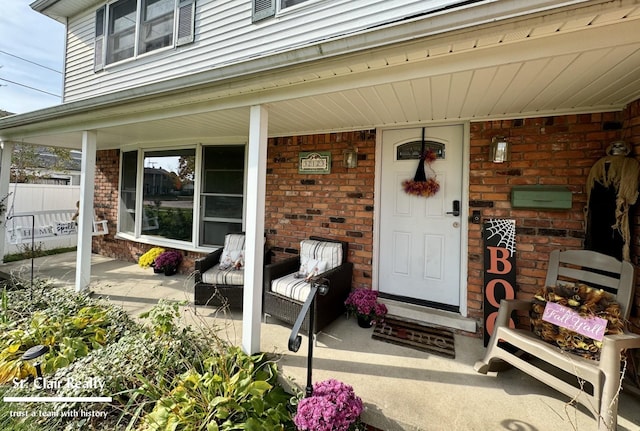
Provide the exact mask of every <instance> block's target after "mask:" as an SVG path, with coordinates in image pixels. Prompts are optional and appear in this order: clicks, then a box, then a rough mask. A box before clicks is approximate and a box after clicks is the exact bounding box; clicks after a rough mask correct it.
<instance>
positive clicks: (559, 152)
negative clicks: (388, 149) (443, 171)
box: [468, 102, 640, 317]
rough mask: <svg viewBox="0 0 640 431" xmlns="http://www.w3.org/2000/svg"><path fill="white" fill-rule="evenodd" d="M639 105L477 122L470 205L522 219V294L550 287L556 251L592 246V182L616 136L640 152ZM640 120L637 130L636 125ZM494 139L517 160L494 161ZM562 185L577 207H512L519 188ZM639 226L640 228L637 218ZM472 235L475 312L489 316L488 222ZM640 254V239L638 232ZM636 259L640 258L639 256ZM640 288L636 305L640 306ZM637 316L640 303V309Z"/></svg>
mask: <svg viewBox="0 0 640 431" xmlns="http://www.w3.org/2000/svg"><path fill="white" fill-rule="evenodd" d="M638 111H639V103H638V102H636V103H634V104H633V106H631V107H629V108H628V109H627V110H625V111H624V112H618V113H602V114H584V115H566V116H556V117H544V118H528V119H523V120H498V121H485V122H478V123H472V124H471V149H470V152H471V160H470V184H469V193H470V194H469V201H470V202H469V206H470V210H480V211H481V212H482V218H483V219H484V218H510V219H515V221H516V242H517V253H516V267H517V269H516V271H517V274H516V285H517V289H518V291H519V293H518V295H519V296H520V297H530V296H531V294H532V293H533V292H535V291H536V290H537V289H538V288H540V287H542V286H543V285H544V279H545V275H546V269H547V261H548V257H549V252H550V251H551V250H554V249H557V248H561V249H581V248H583V245H584V229H585V221H584V207H585V205H586V180H587V176H588V174H589V171H590V169H591V167H592V166H593V164H594V163H595V162H596V161H597V160H598V159H600V158H601V157H603V156H604V155H605V149H606V147H607V146H608V145H609V144H610V143H611V142H612V141H614V140H617V139H621V138H623V139H625V140H627V142H631V141H630V138H632V137H631V136H629V133H628V131H629V130H630V129H631V130H633V133H634V134H635V135H634V137H633V138H632V139H635V144H636V151H635V154H636V155H637V154H638V153H639V151H638V149H640V118H639V116H638ZM633 124H635V126H634V127H631V126H632V125H633ZM494 136H504V137H506V138H507V140H508V141H509V142H510V143H511V144H512V153H511V161H510V162H507V163H502V164H495V163H492V162H490V161H489V160H488V158H489V144H490V142H491V138H492V137H494ZM529 184H544V185H562V186H566V187H568V188H569V189H570V190H571V192H572V194H573V204H572V208H571V210H563V211H547V210H530V209H514V208H511V203H510V190H511V187H512V186H514V185H529ZM634 224H635V225H636V226H637V225H640V221H639V220H638V219H637V218H635V219H634ZM468 237H469V277H468V290H469V295H468V303H469V311H470V314H471V315H472V316H475V317H481V315H482V294H483V260H482V259H483V257H482V256H483V255H482V235H481V225H478V224H471V225H470V227H469V232H468ZM634 238H635V256H638V255H639V254H638V253H639V252H640V241H639V240H638V236H637V235H635V237H634ZM634 263H635V260H634ZM639 298H640V292H638V293H637V294H636V305H639V304H640V299H639ZM634 315H635V316H636V317H637V315H638V311H637V307H636V310H635V311H634Z"/></svg>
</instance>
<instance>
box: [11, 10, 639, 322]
mask: <svg viewBox="0 0 640 431" xmlns="http://www.w3.org/2000/svg"><path fill="white" fill-rule="evenodd" d="M32 7H33V8H34V9H35V10H36V11H39V12H41V13H43V14H45V15H47V16H49V17H51V18H53V19H57V20H59V21H60V22H63V23H65V24H66V26H67V36H66V55H65V79H64V83H65V85H64V103H63V104H62V105H59V106H55V107H52V108H48V109H43V110H40V111H36V112H32V113H26V114H22V115H17V116H13V117H9V118H5V119H1V120H0V139H2V141H3V142H4V143H5V144H10V143H11V142H27V143H32V144H34V145H39V144H43V143H46V144H47V145H52V144H55V143H58V144H59V145H65V146H66V145H69V144H70V143H71V144H73V145H74V147H77V148H82V150H83V157H86V163H87V165H88V166H91V163H92V162H93V161H94V155H95V165H96V167H95V175H94V173H93V172H92V171H91V170H90V171H89V172H87V173H86V176H85V177H84V180H85V181H86V185H87V186H88V188H90V189H91V191H86V190H85V195H84V196H86V197H87V200H91V198H93V190H95V206H96V207H97V208H100V210H101V211H102V212H104V213H105V214H106V215H107V218H108V219H109V222H110V227H109V232H110V234H109V235H107V236H104V237H99V238H95V239H94V240H93V250H94V251H96V252H98V253H101V254H105V255H109V256H114V257H118V258H122V259H130V260H134V259H136V257H137V256H138V255H139V254H140V253H142V252H143V251H145V250H146V249H148V248H149V247H150V246H152V245H163V246H169V247H174V248H181V249H183V250H185V251H187V252H188V259H187V262H192V260H193V259H195V258H197V257H198V256H200V255H201V254H202V253H206V252H209V251H211V250H213V249H215V248H217V247H219V246H220V245H221V244H222V241H223V237H224V234H225V233H226V232H231V231H241V230H246V231H247V233H248V234H249V232H251V233H252V234H253V239H256V238H259V239H260V240H261V239H262V230H264V231H265V232H266V234H267V241H268V244H269V246H271V247H274V248H275V250H276V251H278V252H279V253H278V254H279V255H280V256H279V257H282V256H283V255H286V254H288V253H289V252H290V251H291V250H295V249H297V248H298V244H299V241H300V240H301V239H303V238H306V237H308V236H309V235H321V236H327V237H334V238H340V239H343V240H347V241H348V242H349V250H350V254H349V260H350V261H351V262H353V263H354V268H355V269H354V277H353V286H354V287H369V288H374V289H377V290H379V291H380V292H381V293H383V294H384V295H385V296H386V297H387V298H389V304H390V306H391V307H392V309H393V313H394V314H399V315H405V316H407V317H411V318H414V319H417V320H423V321H434V316H435V319H438V320H436V321H438V322H439V323H442V324H446V325H449V326H452V327H456V328H459V329H463V330H466V331H470V332H477V333H479V331H480V330H481V329H480V325H479V324H480V323H481V322H482V309H483V266H482V262H483V255H482V253H483V248H482V237H481V225H480V224H476V223H474V222H472V221H477V220H483V219H487V218H507V219H514V220H515V221H516V228H517V238H516V240H517V251H516V264H517V283H516V284H517V288H518V289H519V291H520V292H522V294H523V295H530V294H531V293H532V292H533V291H534V290H535V289H537V288H538V287H540V286H542V285H543V283H544V273H545V268H546V266H545V265H546V262H547V258H548V253H549V252H550V251H551V250H552V249H555V248H582V246H583V239H584V228H585V226H584V216H583V208H584V206H585V203H586V194H585V192H586V191H585V183H586V179H587V175H588V173H589V169H590V167H591V166H592V165H593V164H594V163H595V161H596V160H598V159H599V158H600V157H602V156H603V155H604V154H605V149H606V147H607V146H608V145H609V144H610V142H611V141H614V140H618V139H624V140H626V141H627V142H628V143H630V144H632V145H633V146H634V147H635V152H634V154H638V153H640V151H639V150H640V129H639V128H638V124H640V5H639V4H638V2H637V1H634V0H620V1H616V2H611V1H599V0H595V1H594V0H592V1H579V0H572V1H548V0H530V1H509V0H504V1H488V0H487V1H446V0H430V1H427V0H413V1H411V0H403V1H400V0H377V1H371V0H349V1H346V0H306V1H305V0H298V1H287V0H278V1H275V0H272V1H269V0H266V1H265V0H261V1H259V0H254V1H251V0H230V1H214V0H155V1H152V0H118V1H109V2H105V1H77V0H36V1H35V2H34V3H33V4H32ZM498 136H502V137H505V138H506V141H507V142H509V143H510V144H511V161H507V162H505V163H494V162H492V161H491V160H490V158H489V147H490V144H491V142H492V139H494V138H496V137H498ZM423 140H424V141H427V142H428V143H429V145H430V146H433V147H434V148H436V149H438V151H439V153H440V155H441V157H440V158H438V159H437V160H436V161H435V162H434V163H432V164H431V167H432V169H433V172H434V173H435V174H437V180H438V181H439V183H440V190H439V191H438V193H436V194H435V195H434V196H432V197H429V198H416V197H413V196H408V195H406V194H405V193H404V192H403V190H402V187H401V183H402V181H403V180H405V179H407V178H409V177H412V176H413V174H414V173H415V171H416V166H417V163H418V160H417V157H418V154H419V152H420V151H419V150H417V148H421V147H420V145H421V142H422V141H423ZM312 152H321V155H324V154H330V155H331V160H332V161H331V164H330V172H327V173H313V172H312V173H307V172H303V171H301V170H300V168H301V166H300V157H302V156H305V155H307V153H312ZM345 158H349V159H350V160H354V158H355V159H356V160H357V165H356V166H354V165H346V164H344V163H343V159H345ZM152 159H153V160H158V159H165V160H166V161H167V162H169V161H170V160H177V159H182V160H190V161H191V162H192V163H193V194H192V195H191V194H185V196H180V198H179V199H176V200H174V201H172V202H168V201H167V202H165V201H162V202H158V203H157V204H156V205H155V207H154V208H151V207H150V205H148V204H147V202H148V201H147V198H148V197H149V193H150V191H149V190H147V189H146V185H147V184H146V179H145V178H143V177H146V175H144V172H145V171H146V170H145V169H143V167H144V166H147V165H148V164H147V163H146V162H148V161H150V160H152ZM83 166H84V165H83ZM347 166H351V167H347ZM84 172H85V170H84V167H83V173H84ZM531 184H538V185H562V186H565V187H567V188H568V189H569V190H570V191H571V192H572V207H571V209H570V210H561V211H557V210H556V211H549V210H545V209H518V208H514V207H513V206H512V205H511V202H510V192H511V189H512V187H514V186H517V185H531ZM141 186H142V188H139V187H141ZM163 199H164V198H163ZM115 202H118V205H117V206H116V205H114V203H115ZM455 202H458V204H456V203H455ZM456 206H457V207H459V211H457V212H456V211H454V209H455V208H456ZM153 211H156V212H155V213H154V216H153V217H152V218H154V219H155V220H154V221H157V223H158V228H157V229H155V228H154V229H148V226H150V223H149V218H150V216H149V212H153ZM474 213H476V214H477V218H475V219H470V218H471V216H473V215H474ZM167 214H170V215H171V216H172V217H174V219H176V218H177V217H179V218H180V220H182V222H181V223H182V224H183V225H184V224H185V223H188V229H187V231H181V232H177V231H176V228H174V227H172V228H170V229H165V230H162V229H161V228H162V224H163V217H164V216H166V215H167ZM263 214H264V217H262V215H263ZM164 219H165V220H166V219H167V217H165V218H164ZM634 224H635V225H636V227H637V225H638V224H639V222H638V220H637V219H634ZM151 225H152V226H155V224H151ZM145 226H147V228H145ZM256 229H257V230H259V232H258V233H255V230H256ZM256 242H257V239H256ZM638 255H640V244H638V243H637V242H636V243H635V244H634V245H633V256H634V257H633V259H634V263H635V262H636V259H637V256H638ZM85 264H86V262H85ZM83 267H85V266H83V265H79V268H80V269H79V271H80V272H79V273H78V275H79V277H77V280H79V281H77V283H83V280H85V281H87V280H88V278H87V277H86V273H84V276H83V277H80V275H83V274H81V273H82V271H83V269H82V268H83ZM192 267H193V266H188V265H187V267H186V268H185V270H187V271H189V270H191V268H192ZM258 274H259V272H258ZM259 284H260V283H259V280H257V281H255V289H256V291H257V289H258V288H259ZM639 301H640V298H638V299H637V300H636V303H639ZM633 313H634V316H635V318H637V316H638V311H637V309H636V310H634V312H633ZM256 315H259V310H257V311H256V310H245V320H248V319H251V318H253V319H254V320H255V317H256ZM251 316H253V317H251ZM258 319H259V318H258ZM247 328H249V326H247ZM246 332H247V333H248V332H249V331H246Z"/></svg>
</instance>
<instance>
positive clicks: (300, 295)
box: [271, 273, 311, 302]
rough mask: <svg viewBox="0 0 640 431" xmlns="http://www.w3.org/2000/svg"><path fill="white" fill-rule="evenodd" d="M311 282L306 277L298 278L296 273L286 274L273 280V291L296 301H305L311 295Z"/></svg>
mask: <svg viewBox="0 0 640 431" xmlns="http://www.w3.org/2000/svg"><path fill="white" fill-rule="evenodd" d="M310 290H311V283H309V282H308V281H305V280H304V278H296V274H295V273H293V274H289V275H285V276H284V277H280V278H278V279H276V280H273V281H272V282H271V291H272V292H275V293H278V294H280V295H282V296H286V297H287V298H291V299H293V300H295V301H300V302H304V301H306V300H307V296H309V291H310Z"/></svg>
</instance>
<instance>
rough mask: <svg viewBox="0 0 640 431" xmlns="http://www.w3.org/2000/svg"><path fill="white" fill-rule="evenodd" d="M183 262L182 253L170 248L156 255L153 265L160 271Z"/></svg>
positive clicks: (175, 266)
mask: <svg viewBox="0 0 640 431" xmlns="http://www.w3.org/2000/svg"><path fill="white" fill-rule="evenodd" d="M181 262H182V253H180V252H179V251H176V250H170V251H165V252H164V253H162V254H161V255H159V256H158V257H156V260H155V261H154V262H153V266H154V267H155V268H156V269H158V270H160V271H164V270H166V269H167V268H177V267H178V265H180V263H181Z"/></svg>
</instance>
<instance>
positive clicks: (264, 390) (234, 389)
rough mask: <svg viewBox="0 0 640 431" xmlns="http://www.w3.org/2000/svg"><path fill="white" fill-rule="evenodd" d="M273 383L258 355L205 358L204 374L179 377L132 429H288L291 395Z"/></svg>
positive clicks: (270, 369) (270, 367) (273, 374)
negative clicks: (171, 387)
mask: <svg viewBox="0 0 640 431" xmlns="http://www.w3.org/2000/svg"><path fill="white" fill-rule="evenodd" d="M276 379H277V369H276V365H275V363H273V362H270V361H268V360H266V359H265V356H264V354H260V355H253V356H249V355H246V354H245V353H243V352H242V351H241V350H240V349H239V348H237V347H231V348H229V349H228V350H227V351H226V352H222V353H220V354H218V355H214V356H211V357H209V358H207V359H206V360H205V371H204V373H202V372H198V371H197V370H195V369H190V370H188V371H187V372H185V373H184V374H182V375H181V376H180V377H179V378H178V379H177V381H176V383H175V385H174V387H173V389H172V390H171V391H170V392H169V393H166V394H165V395H164V396H163V397H162V398H160V399H159V400H158V402H157V403H156V404H155V407H154V409H153V411H152V412H151V413H150V414H149V415H147V416H145V418H144V420H143V421H142V424H141V425H140V427H138V430H139V431H169V430H171V431H173V430H202V431H218V430H220V431H223V430H225V431H230V430H238V429H245V430H256V431H270V430H286V429H291V430H294V429H295V427H294V426H293V423H292V419H291V411H290V410H289V409H288V406H291V405H292V404H291V403H290V401H291V395H289V394H287V393H286V392H285V391H284V390H283V389H282V388H281V387H279V386H277V382H276ZM154 389H155V388H154Z"/></svg>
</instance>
